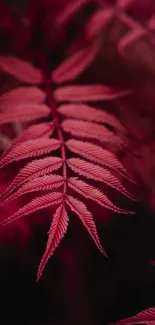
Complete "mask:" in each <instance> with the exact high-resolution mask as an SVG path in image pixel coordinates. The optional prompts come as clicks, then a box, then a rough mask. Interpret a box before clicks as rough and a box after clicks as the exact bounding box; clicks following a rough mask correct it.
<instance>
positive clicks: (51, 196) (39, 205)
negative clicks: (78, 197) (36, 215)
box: [0, 192, 62, 226]
mask: <svg viewBox="0 0 155 325" xmlns="http://www.w3.org/2000/svg"><path fill="white" fill-rule="evenodd" d="M61 201H62V193H57V192H52V193H48V194H45V195H42V196H39V197H37V198H35V199H32V200H31V201H30V202H29V203H28V204H26V205H24V206H23V207H22V208H20V209H19V210H17V212H15V213H14V214H13V215H12V216H10V217H8V218H7V219H6V220H4V221H2V222H1V224H0V225H1V226H5V225H8V224H9V223H11V222H13V221H15V220H17V219H19V218H21V217H24V216H26V215H28V214H30V213H33V212H36V211H38V210H42V209H44V208H47V207H49V206H51V205H56V204H59V203H61Z"/></svg>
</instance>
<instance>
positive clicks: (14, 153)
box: [0, 138, 61, 168]
mask: <svg viewBox="0 0 155 325" xmlns="http://www.w3.org/2000/svg"><path fill="white" fill-rule="evenodd" d="M60 145H61V144H60V141H59V140H57V139H47V138H39V139H35V140H29V141H26V142H24V143H21V144H19V145H18V146H15V147H14V148H13V149H12V150H11V151H9V152H8V154H7V155H6V156H5V157H4V158H3V159H2V160H1V161H0V167H1V168H2V167H4V166H5V165H7V164H10V163H12V162H14V161H19V160H22V159H25V158H31V157H37V156H41V155H45V154H47V153H49V152H51V151H54V150H57V149H58V148H60Z"/></svg>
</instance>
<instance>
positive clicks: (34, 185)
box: [3, 175, 64, 202]
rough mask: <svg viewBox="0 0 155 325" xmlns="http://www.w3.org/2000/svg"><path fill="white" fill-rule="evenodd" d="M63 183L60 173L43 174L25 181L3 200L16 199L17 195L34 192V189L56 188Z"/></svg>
mask: <svg viewBox="0 0 155 325" xmlns="http://www.w3.org/2000/svg"><path fill="white" fill-rule="evenodd" d="M63 184H64V179H63V177H62V176H60V175H45V176H42V177H37V178H35V179H33V180H30V181H28V182H26V183H25V184H24V185H23V186H21V188H20V189H19V190H18V191H17V192H16V193H14V194H12V195H11V196H9V197H8V198H7V196H6V197H5V200H4V201H3V202H8V201H10V200H14V199H17V198H18V197H19V196H21V195H24V194H27V193H31V192H36V191H47V190H51V189H53V188H58V187H60V186H61V185H63Z"/></svg>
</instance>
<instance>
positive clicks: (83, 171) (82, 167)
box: [67, 158, 135, 200]
mask: <svg viewBox="0 0 155 325" xmlns="http://www.w3.org/2000/svg"><path fill="white" fill-rule="evenodd" d="M67 164H68V166H69V167H70V168H71V169H72V170H73V171H74V172H75V173H76V174H78V175H81V176H84V177H86V178H88V179H93V180H94V181H98V182H103V183H105V184H107V185H109V186H111V187H113V188H115V189H116V190H117V191H119V192H121V193H122V194H124V195H125V196H127V197H128V198H130V199H132V200H135V198H134V197H133V196H132V195H131V194H130V193H129V192H128V191H127V190H126V189H125V187H124V186H123V185H122V184H121V183H120V181H119V180H118V179H117V178H116V177H115V176H114V175H112V173H111V172H110V171H109V170H107V169H106V168H103V167H101V166H98V165H95V164H92V163H90V162H87V161H85V160H83V159H79V158H70V159H68V161H67Z"/></svg>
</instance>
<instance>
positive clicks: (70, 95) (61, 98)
mask: <svg viewBox="0 0 155 325" xmlns="http://www.w3.org/2000/svg"><path fill="white" fill-rule="evenodd" d="M129 93H130V91H129V90H120V89H113V88H110V87H106V86H103V85H100V84H99V85H80V86H63V87H60V88H58V89H56V90H55V92H54V95H55V99H56V100H57V101H58V102H65V101H69V102H91V101H102V100H114V99H117V98H119V97H122V96H126V95H128V94H129Z"/></svg>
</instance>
